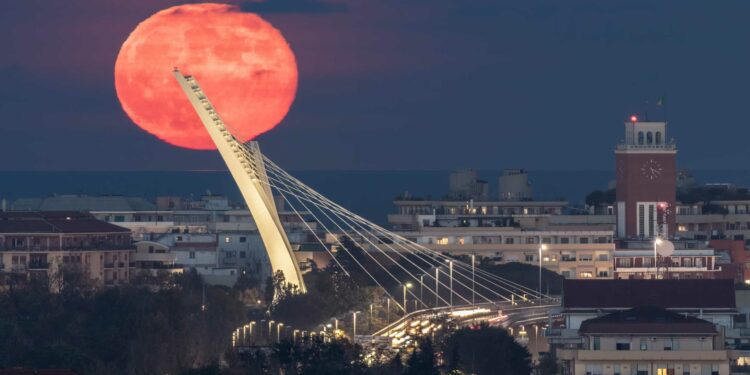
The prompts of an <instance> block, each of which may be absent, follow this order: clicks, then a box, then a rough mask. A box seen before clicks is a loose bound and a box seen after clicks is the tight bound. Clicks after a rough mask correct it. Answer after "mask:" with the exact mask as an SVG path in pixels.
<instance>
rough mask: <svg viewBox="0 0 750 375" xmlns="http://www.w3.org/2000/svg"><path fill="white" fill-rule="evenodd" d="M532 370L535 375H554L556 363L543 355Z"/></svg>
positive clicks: (550, 357) (549, 356) (551, 357)
mask: <svg viewBox="0 0 750 375" xmlns="http://www.w3.org/2000/svg"><path fill="white" fill-rule="evenodd" d="M534 370H535V371H534V373H535V374H536V375H555V374H557V361H555V358H554V357H553V356H552V355H550V354H547V355H543V356H541V359H540V360H539V363H537V365H536V368H535V369H534Z"/></svg>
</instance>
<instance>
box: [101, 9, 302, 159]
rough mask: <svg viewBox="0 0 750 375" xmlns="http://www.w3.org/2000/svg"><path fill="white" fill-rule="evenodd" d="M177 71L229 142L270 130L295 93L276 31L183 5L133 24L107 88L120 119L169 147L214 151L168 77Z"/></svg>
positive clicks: (291, 68) (231, 12) (286, 51)
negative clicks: (214, 114)
mask: <svg viewBox="0 0 750 375" xmlns="http://www.w3.org/2000/svg"><path fill="white" fill-rule="evenodd" d="M175 67H176V68H179V69H180V70H181V71H182V72H183V73H184V74H189V75H192V76H194V77H195V78H196V80H197V81H198V83H199V84H200V85H201V87H202V88H203V90H204V92H205V93H206V95H207V96H208V98H209V100H211V103H212V104H213V105H214V107H216V110H217V111H218V113H219V115H220V116H221V117H222V119H223V120H224V122H225V123H226V124H227V126H228V127H229V129H230V130H231V131H232V133H233V134H234V136H235V137H237V138H239V139H240V140H241V141H243V142H244V141H248V140H250V139H253V138H255V137H256V136H258V135H260V134H262V133H264V132H267V131H269V130H271V129H273V128H274V127H275V126H276V125H278V124H279V122H281V120H282V119H283V118H284V116H286V114H287V112H289V107H290V106H291V104H292V101H294V95H295V93H296V91H297V63H296V60H295V58H294V54H293V53H292V50H291V48H290V47H289V44H288V43H287V42H286V40H285V39H284V37H283V36H282V35H281V33H280V32H279V30H277V29H275V28H274V27H273V26H271V24H270V23H268V22H266V21H265V20H263V19H262V18H260V17H259V16H258V15H256V14H252V13H244V12H241V11H240V10H239V8H237V7H236V6H231V5H225V4H188V5H179V6H175V7H171V8H168V9H165V10H162V11H160V12H158V13H156V14H154V15H152V16H151V17H149V18H148V19H146V20H145V21H143V22H141V23H140V24H139V25H138V26H137V27H136V28H135V30H133V32H131V34H130V36H129V37H128V38H127V40H126V41H125V43H123V45H122V47H121V48H120V53H119V54H118V56H117V61H116V63H115V89H116V90H117V97H118V98H119V99H120V103H121V104H122V108H123V110H124V111H125V113H126V114H127V115H128V116H129V117H130V119H132V120H133V122H135V123H136V124H137V125H138V126H139V127H141V128H142V129H143V130H145V131H147V132H149V133H151V134H153V135H155V136H156V137H158V138H159V139H161V140H163V141H165V142H168V143H170V144H173V145H176V146H180V147H185V148H190V149H199V150H207V149H214V148H215V147H214V144H213V142H212V141H211V138H210V137H209V135H208V133H207V132H206V130H205V128H204V127H203V124H202V123H201V122H200V120H199V119H198V116H197V115H196V113H195V111H194V110H193V108H192V106H191V105H190V103H189V102H188V99H187V97H185V94H184V93H183V92H182V90H181V89H180V86H179V84H178V83H177V81H175V79H174V77H173V76H172V70H173V69H174V68H175Z"/></svg>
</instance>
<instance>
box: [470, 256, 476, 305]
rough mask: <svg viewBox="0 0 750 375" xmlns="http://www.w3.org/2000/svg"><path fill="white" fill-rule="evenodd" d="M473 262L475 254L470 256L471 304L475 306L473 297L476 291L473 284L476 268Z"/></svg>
mask: <svg viewBox="0 0 750 375" xmlns="http://www.w3.org/2000/svg"><path fill="white" fill-rule="evenodd" d="M475 260H476V255H475V254H471V304H472V305H474V304H475V302H474V299H475V298H474V297H475V295H476V289H475V285H476V283H475V282H474V271H475V267H476V266H475Z"/></svg>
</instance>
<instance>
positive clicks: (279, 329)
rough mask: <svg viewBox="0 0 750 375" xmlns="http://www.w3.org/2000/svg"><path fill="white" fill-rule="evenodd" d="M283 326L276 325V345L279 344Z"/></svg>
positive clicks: (280, 324) (281, 324) (282, 324)
mask: <svg viewBox="0 0 750 375" xmlns="http://www.w3.org/2000/svg"><path fill="white" fill-rule="evenodd" d="M283 326H284V323H279V324H277V325H276V343H277V344H278V343H280V342H281V327H283Z"/></svg>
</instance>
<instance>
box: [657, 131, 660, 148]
mask: <svg viewBox="0 0 750 375" xmlns="http://www.w3.org/2000/svg"><path fill="white" fill-rule="evenodd" d="M656 144H657V145H660V144H661V132H656Z"/></svg>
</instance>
